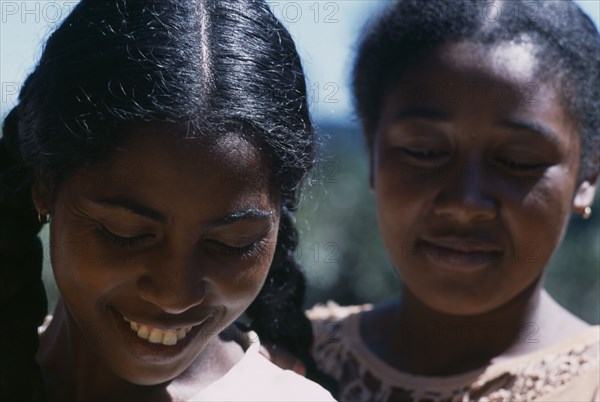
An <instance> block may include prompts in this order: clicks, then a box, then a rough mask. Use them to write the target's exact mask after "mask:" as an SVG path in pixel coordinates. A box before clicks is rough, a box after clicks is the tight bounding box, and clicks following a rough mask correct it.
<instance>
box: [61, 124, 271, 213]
mask: <svg viewBox="0 0 600 402" xmlns="http://www.w3.org/2000/svg"><path fill="white" fill-rule="evenodd" d="M269 179H270V173H269V171H268V168H267V165H266V164H265V162H264V160H263V158H262V156H261V153H260V152H259V151H258V150H257V148H256V147H255V146H254V145H252V144H251V143H250V142H249V141H247V140H245V139H244V138H242V137H241V136H239V135H236V134H227V135H222V136H220V137H218V138H216V139H207V138H196V139H186V138H181V136H178V135H176V134H175V133H173V132H169V131H168V130H161V129H156V128H151V127H150V128H144V129H137V130H135V131H134V132H132V133H129V137H128V139H127V141H125V142H124V143H123V144H122V145H121V146H119V147H118V148H117V149H116V150H115V151H114V152H113V153H112V155H111V157H110V158H109V159H108V160H107V161H106V162H105V163H103V164H101V165H98V166H94V167H92V168H90V169H85V170H82V171H80V172H77V174H75V175H74V177H73V178H72V180H71V181H70V183H71V184H72V186H71V188H70V191H72V192H75V193H77V194H79V195H80V196H81V197H85V198H90V199H103V198H116V199H121V198H122V199H135V200H141V201H143V202H144V203H145V204H146V205H149V206H152V207H153V208H154V209H156V210H161V211H164V212H165V213H166V214H167V215H169V216H172V217H173V218H174V219H177V218H182V219H193V217H194V216H196V215H198V217H200V215H201V216H203V217H207V216H220V215H224V214H226V213H228V212H230V211H232V210H237V209H247V208H254V207H263V208H264V207H269V206H272V205H274V202H275V200H276V197H274V195H275V194H274V193H273V191H272V186H271V185H270V180H269ZM199 219H201V218H199Z"/></svg>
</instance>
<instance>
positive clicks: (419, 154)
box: [400, 148, 448, 159]
mask: <svg viewBox="0 0 600 402" xmlns="http://www.w3.org/2000/svg"><path fill="white" fill-rule="evenodd" d="M400 149H401V150H402V152H404V153H405V154H407V155H408V156H411V157H413V158H418V159H434V158H440V157H444V156H446V155H448V153H447V152H444V151H431V150H426V151H415V150H412V149H409V148H400Z"/></svg>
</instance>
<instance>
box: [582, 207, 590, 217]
mask: <svg viewBox="0 0 600 402" xmlns="http://www.w3.org/2000/svg"><path fill="white" fill-rule="evenodd" d="M590 216H592V208H591V207H585V209H584V210H583V213H582V214H581V217H582V218H583V219H590Z"/></svg>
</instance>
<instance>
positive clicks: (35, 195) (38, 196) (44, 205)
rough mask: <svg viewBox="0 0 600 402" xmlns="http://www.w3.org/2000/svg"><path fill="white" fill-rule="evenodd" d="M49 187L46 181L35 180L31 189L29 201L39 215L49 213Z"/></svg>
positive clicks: (50, 199) (50, 197) (50, 198)
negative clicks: (30, 200)
mask: <svg viewBox="0 0 600 402" xmlns="http://www.w3.org/2000/svg"><path fill="white" fill-rule="evenodd" d="M51 194H52V193H51V191H50V186H49V185H48V183H47V181H46V180H43V179H40V178H38V179H36V180H35V182H34V183H33V186H32V187H31V199H32V200H33V205H34V206H35V209H37V211H38V213H39V214H40V215H47V214H49V213H50V212H51V201H52V196H51Z"/></svg>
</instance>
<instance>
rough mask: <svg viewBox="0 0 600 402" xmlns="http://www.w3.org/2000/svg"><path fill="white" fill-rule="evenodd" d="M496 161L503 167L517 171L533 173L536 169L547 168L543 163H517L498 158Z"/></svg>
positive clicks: (516, 161)
mask: <svg viewBox="0 0 600 402" xmlns="http://www.w3.org/2000/svg"><path fill="white" fill-rule="evenodd" d="M497 160H498V162H500V163H501V164H502V165H504V166H505V167H507V168H509V169H512V170H518V171H535V170H538V169H542V168H545V167H546V166H547V164H545V163H536V162H533V161H518V160H513V159H510V158H498V159H497Z"/></svg>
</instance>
